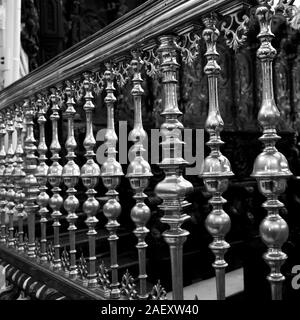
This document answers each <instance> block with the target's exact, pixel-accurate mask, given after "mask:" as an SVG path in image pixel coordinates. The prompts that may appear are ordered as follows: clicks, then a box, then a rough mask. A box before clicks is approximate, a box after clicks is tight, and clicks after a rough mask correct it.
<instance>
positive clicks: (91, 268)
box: [81, 73, 100, 287]
mask: <svg viewBox="0 0 300 320" xmlns="http://www.w3.org/2000/svg"><path fill="white" fill-rule="evenodd" d="M83 87H84V89H85V96H84V99H85V104H84V107H83V109H84V111H85V114H86V136H85V139H84V142H83V145H84V148H85V150H86V153H85V157H86V159H87V160H86V163H85V164H84V165H83V166H82V168H81V179H82V182H83V185H84V186H85V188H86V189H87V191H86V195H87V200H86V201H85V202H84V204H83V212H84V213H85V214H86V215H87V219H86V221H85V223H86V225H87V226H88V228H89V230H88V232H87V236H88V239H89V259H88V275H87V279H88V286H89V287H96V286H97V272H96V235H97V231H96V230H95V226H96V224H97V222H98V219H97V218H96V214H97V212H98V210H99V202H98V201H97V200H96V198H95V195H96V194H97V192H96V191H95V189H94V188H95V187H96V185H97V184H98V182H99V176H100V168H99V166H98V164H97V163H95V161H94V156H95V153H94V150H93V149H94V146H95V144H96V140H95V138H94V134H93V111H94V109H95V106H94V104H93V102H92V99H93V94H92V82H91V79H90V74H89V73H85V74H84V81H83Z"/></svg>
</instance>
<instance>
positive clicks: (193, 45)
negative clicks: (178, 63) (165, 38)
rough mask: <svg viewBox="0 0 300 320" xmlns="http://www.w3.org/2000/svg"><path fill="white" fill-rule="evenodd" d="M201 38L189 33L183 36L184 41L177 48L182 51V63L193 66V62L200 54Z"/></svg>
mask: <svg viewBox="0 0 300 320" xmlns="http://www.w3.org/2000/svg"><path fill="white" fill-rule="evenodd" d="M200 40H201V37H200V36H199V35H198V34H196V33H194V32H188V33H186V34H184V35H183V36H182V39H181V40H180V41H179V42H178V43H177V44H178V46H177V48H178V49H179V50H180V51H181V56H182V61H183V62H184V63H185V64H187V65H189V66H192V65H193V62H194V61H195V59H196V58H197V56H198V53H199V50H198V49H199V42H200Z"/></svg>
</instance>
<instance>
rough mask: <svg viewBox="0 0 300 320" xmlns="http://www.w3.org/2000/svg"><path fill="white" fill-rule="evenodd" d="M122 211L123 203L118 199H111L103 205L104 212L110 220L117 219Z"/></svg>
mask: <svg viewBox="0 0 300 320" xmlns="http://www.w3.org/2000/svg"><path fill="white" fill-rule="evenodd" d="M121 211H122V208H121V205H120V203H119V202H118V201H117V200H116V199H109V200H108V201H107V202H106V203H105V204H104V206H103V213H104V215H105V217H106V218H107V219H109V220H117V218H118V217H119V216H120V214H121Z"/></svg>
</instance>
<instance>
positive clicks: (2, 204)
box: [0, 112, 7, 244]
mask: <svg viewBox="0 0 300 320" xmlns="http://www.w3.org/2000/svg"><path fill="white" fill-rule="evenodd" d="M4 119H5V116H4V115H3V114H2V112H1V113H0V214H1V238H0V243H2V244H5V243H6V225H5V213H6V203H7V201H6V182H5V177H4V172H5V168H6V161H5V159H6V151H5V141H4V139H5V135H6V130H5V128H6V126H5V122H4Z"/></svg>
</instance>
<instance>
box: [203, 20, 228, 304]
mask: <svg viewBox="0 0 300 320" xmlns="http://www.w3.org/2000/svg"><path fill="white" fill-rule="evenodd" d="M203 22H204V25H205V29H204V30H203V39H204V40H205V43H206V47H207V51H206V58H207V64H206V66H205V67H204V72H205V73H206V75H207V78H208V90H209V110H208V116H207V119H206V123H205V128H206V131H207V132H208V133H209V141H208V142H207V145H208V146H209V147H210V149H211V152H210V154H209V156H207V157H206V158H205V160H204V163H203V168H202V169H203V170H202V173H201V176H202V178H203V182H204V185H205V188H206V190H207V192H208V193H210V194H211V195H212V198H211V199H210V200H209V203H210V204H211V205H212V211H211V213H210V214H209V215H208V216H207V218H206V221H205V226H206V228H207V230H208V232H209V233H210V234H211V236H212V237H213V242H212V243H211V244H210V245H209V248H210V249H211V250H212V252H213V253H214V255H215V261H214V263H213V267H214V268H215V272H216V286H217V299H218V300H224V299H225V268H226V267H227V263H226V261H225V260H224V255H225V253H226V252H227V250H228V248H229V247H230V245H229V244H228V243H227V242H226V241H225V236H226V234H227V233H228V231H229V230H230V224H231V223H230V218H229V216H228V214H227V213H226V212H225V211H224V210H223V204H225V203H226V200H225V199H224V198H223V197H222V194H223V193H224V192H225V191H226V190H227V188H228V182H229V178H230V177H231V176H233V173H232V171H231V166H230V162H229V160H228V159H227V158H226V157H224V156H223V155H222V153H221V151H220V147H221V146H222V145H223V144H224V142H223V141H222V140H221V137H220V133H221V131H222V129H223V126H224V122H223V120H222V117H221V114H220V110H219V95H218V77H219V74H220V71H221V68H220V66H219V64H218V62H217V59H218V57H219V54H218V52H217V48H216V44H217V40H218V37H219V34H220V33H219V30H218V29H217V28H216V23H217V20H216V19H215V17H214V16H213V15H212V16H210V17H208V18H205V19H203Z"/></svg>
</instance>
